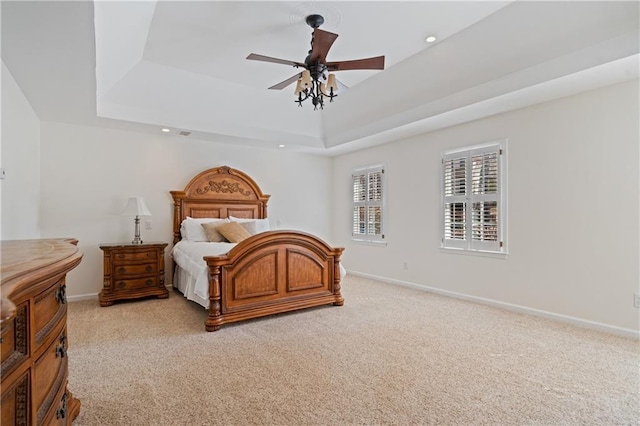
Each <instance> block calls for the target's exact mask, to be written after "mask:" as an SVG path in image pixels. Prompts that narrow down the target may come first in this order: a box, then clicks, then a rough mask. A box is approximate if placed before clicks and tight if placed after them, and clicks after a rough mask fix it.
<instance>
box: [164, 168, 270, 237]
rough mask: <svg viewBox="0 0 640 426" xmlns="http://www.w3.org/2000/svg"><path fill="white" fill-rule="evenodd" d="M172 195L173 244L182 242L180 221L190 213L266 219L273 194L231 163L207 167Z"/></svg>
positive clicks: (206, 215)
mask: <svg viewBox="0 0 640 426" xmlns="http://www.w3.org/2000/svg"><path fill="white" fill-rule="evenodd" d="M171 196H172V197H173V203H174V212H173V243H174V244H175V243H177V242H178V241H180V238H181V237H180V224H181V223H182V221H183V220H184V219H185V218H186V217H187V216H189V217H194V218H198V217H212V218H225V217H229V216H234V217H241V218H249V219H264V218H266V217H267V202H268V201H269V197H270V195H266V194H263V193H262V191H261V190H260V187H259V186H258V184H257V183H256V182H255V181H254V180H253V179H251V178H250V177H249V176H248V175H246V174H245V173H243V172H241V171H240V170H236V169H232V168H231V167H228V166H221V167H215V168H213V169H209V170H205V171H204V172H202V173H200V174H198V175H197V176H196V177H194V178H193V179H191V182H189V183H188V184H187V186H186V188H185V189H184V191H171Z"/></svg>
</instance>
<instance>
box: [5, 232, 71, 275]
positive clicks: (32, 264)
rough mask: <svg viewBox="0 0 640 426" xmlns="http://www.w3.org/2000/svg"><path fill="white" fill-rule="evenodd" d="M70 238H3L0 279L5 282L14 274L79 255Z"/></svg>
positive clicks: (20, 273)
mask: <svg viewBox="0 0 640 426" xmlns="http://www.w3.org/2000/svg"><path fill="white" fill-rule="evenodd" d="M76 244H77V240H75V239H72V238H59V239H42V240H5V241H1V242H0V280H1V281H2V283H6V282H7V281H10V280H11V279H13V278H15V277H16V276H19V275H22V274H25V273H28V272H30V271H35V270H38V269H41V268H44V267H46V266H49V265H53V264H55V263H58V262H60V261H62V260H65V259H68V258H72V257H76V256H77V257H80V256H81V253H80V252H79V250H78V247H77V246H76Z"/></svg>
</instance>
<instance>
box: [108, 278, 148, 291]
mask: <svg viewBox="0 0 640 426" xmlns="http://www.w3.org/2000/svg"><path fill="white" fill-rule="evenodd" d="M157 286H158V278H157V277H149V278H138V279H134V280H116V281H115V290H137V289H141V288H149V287H157Z"/></svg>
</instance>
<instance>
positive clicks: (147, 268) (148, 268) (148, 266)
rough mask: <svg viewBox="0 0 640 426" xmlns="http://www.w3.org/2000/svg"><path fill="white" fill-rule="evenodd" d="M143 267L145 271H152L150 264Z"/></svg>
mask: <svg viewBox="0 0 640 426" xmlns="http://www.w3.org/2000/svg"><path fill="white" fill-rule="evenodd" d="M145 269H146V270H147V272H151V271H153V268H152V267H151V265H147V267H146V268H145Z"/></svg>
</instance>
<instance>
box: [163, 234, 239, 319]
mask: <svg viewBox="0 0 640 426" xmlns="http://www.w3.org/2000/svg"><path fill="white" fill-rule="evenodd" d="M234 246H235V243H209V242H207V243H204V242H195V241H185V240H182V241H180V242H178V243H177V244H176V245H175V246H173V249H171V257H173V261H174V262H176V264H177V265H178V266H179V268H177V269H176V272H175V275H174V277H173V285H174V287H176V288H177V289H178V290H180V291H181V292H182V294H184V297H186V298H187V299H189V300H193V301H194V302H196V303H198V304H199V305H202V306H203V307H205V308H209V274H208V270H207V263H206V262H205V261H204V259H203V257H205V256H216V255H221V254H225V253H228V252H229V250H231V249H232V248H233V247H234Z"/></svg>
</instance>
